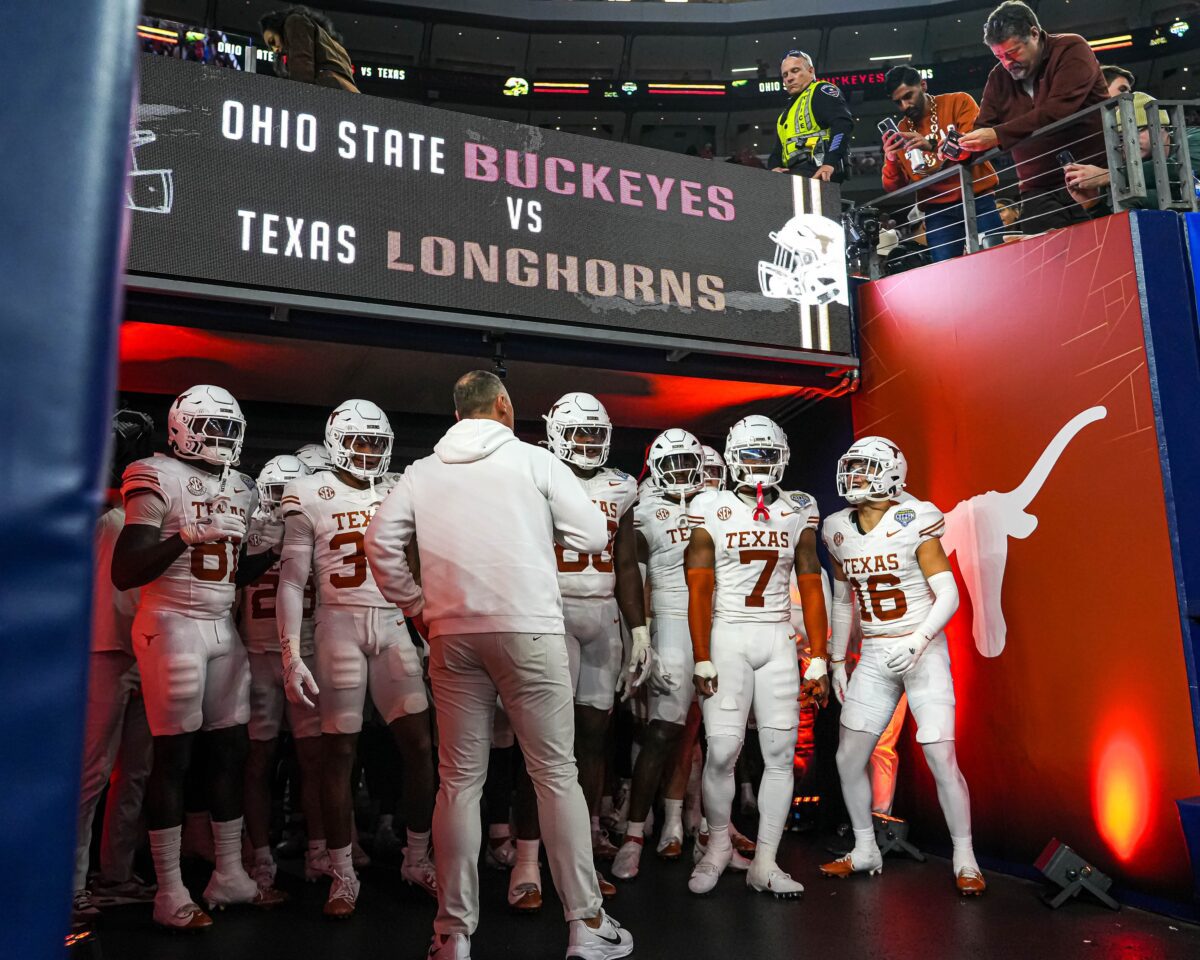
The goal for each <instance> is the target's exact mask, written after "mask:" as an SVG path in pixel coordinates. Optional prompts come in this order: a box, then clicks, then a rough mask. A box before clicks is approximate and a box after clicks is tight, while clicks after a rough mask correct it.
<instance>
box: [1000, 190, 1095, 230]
mask: <svg viewBox="0 0 1200 960" xmlns="http://www.w3.org/2000/svg"><path fill="white" fill-rule="evenodd" d="M1038 194H1041V196H1038ZM1090 219H1091V218H1090V217H1089V216H1088V214H1087V211H1086V210H1084V209H1083V208H1082V207H1081V206H1079V204H1077V203H1076V202H1075V201H1074V200H1072V199H1071V195H1070V194H1069V193H1067V189H1066V187H1063V188H1062V189H1061V190H1055V191H1054V192H1053V193H1046V192H1045V188H1044V187H1043V188H1042V189H1041V190H1031V191H1030V198H1029V199H1028V200H1026V199H1025V195H1024V194H1022V195H1021V219H1020V220H1018V221H1017V226H1018V227H1019V228H1020V230H1021V232H1022V233H1025V234H1035V233H1045V232H1046V231H1047V230H1057V229H1059V227H1069V226H1071V224H1073V223H1084V222H1086V221H1087V220H1090Z"/></svg>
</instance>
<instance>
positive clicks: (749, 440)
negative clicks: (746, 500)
mask: <svg viewBox="0 0 1200 960" xmlns="http://www.w3.org/2000/svg"><path fill="white" fill-rule="evenodd" d="M790 453H791V452H790V450H789V449H788V442H787V434H785V433H784V432H783V428H782V427H781V426H779V424H777V423H776V422H775V421H774V420H772V419H771V418H770V417H764V416H762V415H761V414H757V413H756V414H753V415H751V416H749V417H743V418H742V419H741V420H739V421H738V422H737V423H735V424H734V425H733V426H732V427H730V428H729V436H728V437H727V438H726V440H725V466H726V467H727V469H728V470H729V478H730V480H732V481H733V485H734V486H735V487H752V486H754V485H756V484H759V483H761V484H762V485H763V486H764V487H777V486H779V484H780V483H781V482H783V471H784V470H785V469H786V468H787V465H788V457H789V456H790Z"/></svg>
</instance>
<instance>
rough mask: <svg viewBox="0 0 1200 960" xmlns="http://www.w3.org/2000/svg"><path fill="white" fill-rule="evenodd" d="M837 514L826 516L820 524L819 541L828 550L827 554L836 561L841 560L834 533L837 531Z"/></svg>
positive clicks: (839, 548) (839, 561) (840, 552)
mask: <svg viewBox="0 0 1200 960" xmlns="http://www.w3.org/2000/svg"><path fill="white" fill-rule="evenodd" d="M837 522H838V515H837V514H836V513H835V514H833V516H830V517H826V518H825V522H824V523H823V524H821V541H822V542H823V543H824V544H825V549H826V550H828V551H829V555H830V556H831V557H833V559H834V560H836V561H837V562H838V563H841V562H842V551H841V547H840V545H839V544H838V542H837V540H836V538H835V537H834V534H835V533H836V532H837V529H836V528H837Z"/></svg>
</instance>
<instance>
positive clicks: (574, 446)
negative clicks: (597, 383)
mask: <svg viewBox="0 0 1200 960" xmlns="http://www.w3.org/2000/svg"><path fill="white" fill-rule="evenodd" d="M542 419H544V420H545V421H546V443H547V445H548V446H549V447H550V452H551V453H553V454H554V455H555V456H556V457H558V459H559V460H565V461H566V462H567V463H573V464H575V465H576V466H577V467H583V468H584V469H594V468H596V467H602V466H604V464H605V462H606V461H607V460H608V448H609V445H610V444H611V443H612V420H610V419H609V416H608V411H607V410H605V409H604V404H602V403H601V402H600V401H599V400H597V399H596V398H595V397H593V396H592V395H591V394H590V393H566V394H563V395H562V396H561V397H559V398H558V400H557V401H556V402H555V404H554V406H552V407H551V408H550V412H549V413H548V414H546V415H545V416H544V417H543V418H542Z"/></svg>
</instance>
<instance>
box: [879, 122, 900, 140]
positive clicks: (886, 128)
mask: <svg viewBox="0 0 1200 960" xmlns="http://www.w3.org/2000/svg"><path fill="white" fill-rule="evenodd" d="M875 128H876V129H877V130H878V131H879V132H880V133H881V134H884V135H885V136H886V135H887V134H889V133H895V134H899V133H900V128H899V127H898V126H897V125H896V121H895V119H894V118H892V117H884V118H883V119H882V120H880V121H879V122H878V123H877V124H875Z"/></svg>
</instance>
